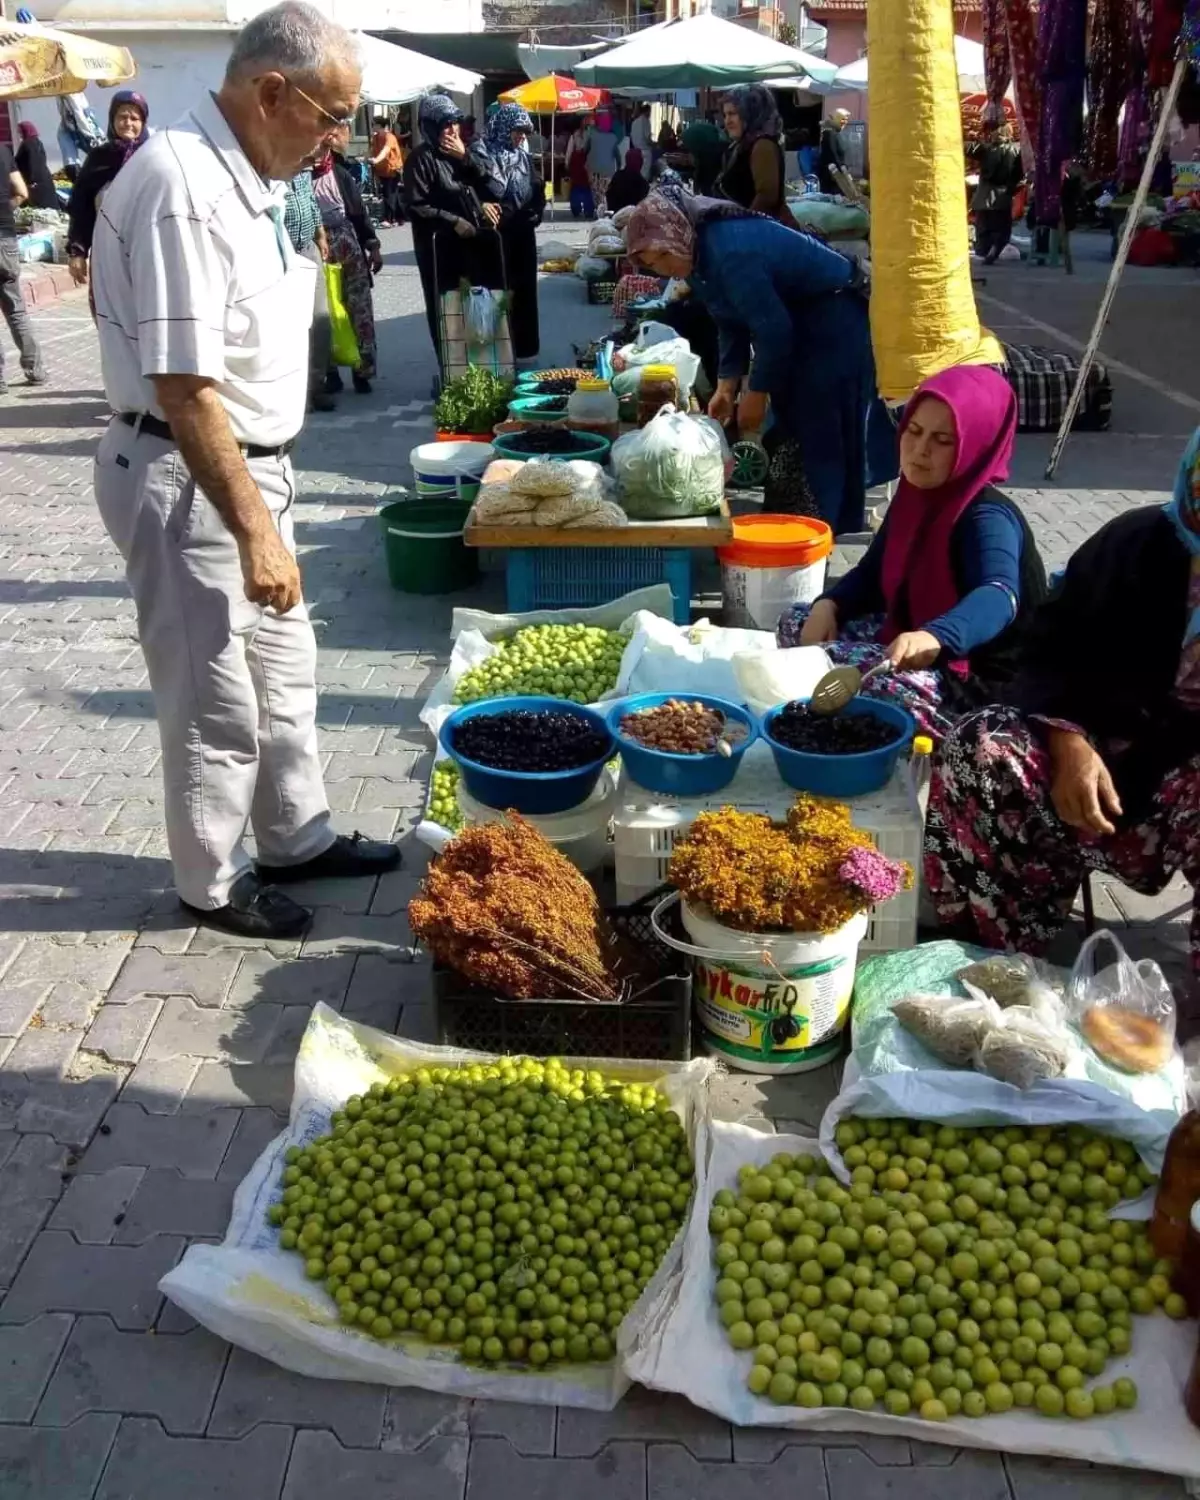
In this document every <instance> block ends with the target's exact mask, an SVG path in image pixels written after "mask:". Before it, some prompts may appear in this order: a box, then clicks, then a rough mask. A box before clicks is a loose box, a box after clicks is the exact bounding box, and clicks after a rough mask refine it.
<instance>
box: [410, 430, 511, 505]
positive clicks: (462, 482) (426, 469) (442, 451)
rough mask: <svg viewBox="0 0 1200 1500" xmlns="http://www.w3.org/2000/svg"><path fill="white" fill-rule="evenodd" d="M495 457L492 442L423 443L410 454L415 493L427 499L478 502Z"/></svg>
mask: <svg viewBox="0 0 1200 1500" xmlns="http://www.w3.org/2000/svg"><path fill="white" fill-rule="evenodd" d="M495 456H496V450H495V449H494V448H493V447H492V445H491V443H462V442H457V443H456V442H450V443H422V444H421V445H420V446H419V447H416V448H414V449H413V450H412V452H411V453H410V454H409V455H408V461H409V464H410V465H411V466H412V471H413V481H414V493H415V494H416V495H418V496H419V497H420V498H421V499H423V500H474V498H475V496H476V495H478V493H479V485H480V481H481V480H482V478H483V471H484V470H485V469H486V468H487V466H488V464H490V463H491V461H492V459H493V458H495Z"/></svg>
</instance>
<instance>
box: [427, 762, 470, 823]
mask: <svg viewBox="0 0 1200 1500" xmlns="http://www.w3.org/2000/svg"><path fill="white" fill-rule="evenodd" d="M429 816H430V818H431V819H432V820H433V822H435V823H440V824H441V826H442V827H443V828H448V829H449V830H450V832H451V833H457V832H458V831H459V829H460V828H461V827H462V826H463V817H462V808H461V807H459V805H458V767H457V765H455V763H454V762H453V761H452V760H441V761H438V762H437V764H436V765H435V766H434V768H433V780H432V784H431V786H430V788H429Z"/></svg>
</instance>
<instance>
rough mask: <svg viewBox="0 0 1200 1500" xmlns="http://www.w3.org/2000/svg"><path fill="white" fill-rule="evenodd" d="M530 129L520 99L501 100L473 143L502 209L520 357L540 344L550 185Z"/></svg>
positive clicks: (511, 317)
mask: <svg viewBox="0 0 1200 1500" xmlns="http://www.w3.org/2000/svg"><path fill="white" fill-rule="evenodd" d="M532 130H533V121H532V120H531V119H530V118H529V115H528V114H527V112H526V111H525V110H523V109H522V108H521V106H520V105H519V104H502V105H501V106H500V108H499V109H497V110H495V111H494V112H493V113H492V114H491V115H490V116H489V118H488V122H487V127H486V131H485V134H484V138H483V140H482V141H479V140H477V141H474V142H473V143H472V145H471V154H472V155H473V156H475V157H477V158H478V160H479V161H480V163H481V164H482V165H483V167H484V169H485V171H486V172H487V174H488V182H489V193H490V195H491V197H492V198H494V199H495V201H496V203H497V205H498V206H499V209H500V243H501V245H502V247H503V250H504V266H503V270H504V279H505V283H506V285H507V287H508V290H509V291H510V292H511V293H512V308H511V312H510V314H509V322H510V324H511V327H512V340H513V354H514V355H515V357H516V358H517V359H521V360H525V359H536V358H537V352H538V349H539V347H540V343H541V339H540V335H539V330H538V302H537V278H538V253H537V227H538V225H539V224H540V223H541V222H542V215H543V213H544V212H545V210H546V190H545V184H544V183H543V181H542V165H541V162H540V161H539V159H538V158H537V157H536V156H534V155H533V154H532V152H531V151H530V150H529V148H528V146H527V144H526V141H527V139H528V137H529V135H530V133H531V132H532Z"/></svg>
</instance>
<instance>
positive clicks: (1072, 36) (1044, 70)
mask: <svg viewBox="0 0 1200 1500" xmlns="http://www.w3.org/2000/svg"><path fill="white" fill-rule="evenodd" d="M1086 72H1087V0H1042V7H1041V11H1040V13H1039V16H1038V76H1039V78H1040V79H1041V84H1042V114H1041V122H1040V127H1039V130H1038V144H1037V155H1036V161H1035V165H1034V176H1033V210H1034V219H1035V222H1036V223H1038V224H1047V225H1049V226H1050V227H1051V228H1056V227H1057V225H1058V222H1059V219H1060V218H1061V216H1062V174H1063V167H1064V166H1065V165H1066V164H1067V162H1069V161H1070V160H1071V159H1072V157H1074V156H1076V155H1077V154H1078V152H1079V148H1080V145H1081V142H1082V139H1083V87H1084V79H1085V76H1086Z"/></svg>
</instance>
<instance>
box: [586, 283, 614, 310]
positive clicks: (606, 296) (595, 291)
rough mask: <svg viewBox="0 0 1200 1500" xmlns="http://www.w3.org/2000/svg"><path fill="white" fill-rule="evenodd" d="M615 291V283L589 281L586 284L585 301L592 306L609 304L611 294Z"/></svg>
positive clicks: (611, 297)
mask: <svg viewBox="0 0 1200 1500" xmlns="http://www.w3.org/2000/svg"><path fill="white" fill-rule="evenodd" d="M616 290H617V283H616V282H615V281H589V282H588V283H587V299H588V301H589V302H590V303H591V304H592V305H593V306H596V305H597V304H600V305H603V304H604V303H606V302H611V301H612V299H613V293H614V292H615V291H616Z"/></svg>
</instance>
